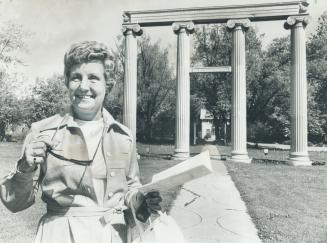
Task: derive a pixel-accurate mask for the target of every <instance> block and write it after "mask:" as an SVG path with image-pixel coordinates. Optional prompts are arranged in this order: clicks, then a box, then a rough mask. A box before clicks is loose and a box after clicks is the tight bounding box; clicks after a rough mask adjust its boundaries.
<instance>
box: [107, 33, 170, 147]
mask: <svg viewBox="0 0 327 243" xmlns="http://www.w3.org/2000/svg"><path fill="white" fill-rule="evenodd" d="M138 50H139V53H138V56H137V63H138V67H137V70H138V71H137V137H138V140H140V141H151V140H153V139H154V138H155V137H160V138H162V137H166V138H167V139H168V138H169V137H170V136H171V135H172V134H173V126H174V123H173V121H174V117H175V115H174V100H173V97H174V95H173V94H174V89H175V83H174V79H173V75H172V68H171V66H170V65H169V61H168V50H167V49H162V48H161V47H160V43H159V42H156V43H154V44H153V43H151V39H150V38H149V37H148V36H146V35H144V36H143V37H142V38H141V39H140V40H139V42H138ZM112 54H113V59H114V61H115V63H116V69H115V70H116V71H115V72H116V74H115V77H116V81H117V82H116V86H115V88H114V90H113V92H112V94H111V95H109V96H108V99H107V100H106V104H105V106H106V107H108V109H109V110H110V112H114V113H115V116H116V117H121V113H122V109H121V107H122V103H123V101H122V98H123V82H124V45H123V41H122V38H121V37H120V36H119V37H118V38H117V44H116V48H115V50H112Z"/></svg>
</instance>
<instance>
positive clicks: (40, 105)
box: [24, 74, 70, 125]
mask: <svg viewBox="0 0 327 243" xmlns="http://www.w3.org/2000/svg"><path fill="white" fill-rule="evenodd" d="M69 103H70V101H69V95H68V89H67V87H66V86H65V82H64V77H63V76H62V75H57V74H55V75H53V76H52V77H51V78H47V79H39V78H38V79H37V80H36V85H35V86H34V87H33V90H32V97H30V98H29V99H27V101H26V104H27V107H26V109H25V115H24V118H25V119H24V120H25V122H26V124H28V125H30V124H31V123H32V122H35V121H39V120H41V119H44V118H47V117H49V116H52V115H55V114H57V113H58V112H60V111H62V110H63V109H65V107H67V106H68V105H69Z"/></svg>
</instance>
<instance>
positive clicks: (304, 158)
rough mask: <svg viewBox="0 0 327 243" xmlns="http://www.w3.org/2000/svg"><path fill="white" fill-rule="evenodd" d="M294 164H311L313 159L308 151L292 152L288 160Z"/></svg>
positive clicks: (288, 162)
mask: <svg viewBox="0 0 327 243" xmlns="http://www.w3.org/2000/svg"><path fill="white" fill-rule="evenodd" d="M286 163H287V164H288V165H292V166H311V165H312V161H311V160H310V158H309V155H308V153H301V152H291V153H290V157H289V159H288V160H287V162H286Z"/></svg>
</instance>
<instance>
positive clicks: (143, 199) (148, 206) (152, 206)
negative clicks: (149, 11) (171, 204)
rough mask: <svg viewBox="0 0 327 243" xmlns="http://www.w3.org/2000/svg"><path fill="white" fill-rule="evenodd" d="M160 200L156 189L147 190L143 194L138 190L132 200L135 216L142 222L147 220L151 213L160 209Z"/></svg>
mask: <svg viewBox="0 0 327 243" xmlns="http://www.w3.org/2000/svg"><path fill="white" fill-rule="evenodd" d="M160 202H162V198H161V196H160V193H159V192H158V191H153V192H149V193H147V194H145V195H144V194H143V193H141V192H138V193H137V194H136V196H135V202H134V206H135V212H136V218H137V219H138V220H140V221H142V222H145V221H147V219H148V218H149V217H150V215H151V213H157V211H159V210H161V206H160Z"/></svg>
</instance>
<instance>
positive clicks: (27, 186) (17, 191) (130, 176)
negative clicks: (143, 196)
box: [0, 109, 141, 242]
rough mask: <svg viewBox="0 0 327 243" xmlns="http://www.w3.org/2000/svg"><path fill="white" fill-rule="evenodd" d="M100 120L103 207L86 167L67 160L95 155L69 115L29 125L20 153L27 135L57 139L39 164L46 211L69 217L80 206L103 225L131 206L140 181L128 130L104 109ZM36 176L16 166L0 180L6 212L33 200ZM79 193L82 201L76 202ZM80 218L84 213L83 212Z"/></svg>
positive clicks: (119, 217)
mask: <svg viewBox="0 0 327 243" xmlns="http://www.w3.org/2000/svg"><path fill="white" fill-rule="evenodd" d="M103 119H104V127H105V128H104V132H103V137H102V143H101V144H102V146H101V151H102V153H103V156H104V158H105V163H106V168H107V186H106V191H105V197H104V198H105V200H104V205H103V206H102V207H101V209H99V208H97V205H98V203H97V198H96V195H95V191H94V187H93V183H92V172H91V169H90V167H89V166H85V165H80V164H77V163H74V162H71V161H69V159H73V160H77V161H88V160H91V159H92V158H90V157H92V156H93V155H89V154H88V152H87V147H86V142H85V140H84V137H83V135H82V132H81V130H80V128H79V127H78V125H77V124H76V123H75V122H74V120H73V117H72V115H71V113H67V114H65V115H59V114H57V115H55V116H52V117H50V118H47V119H44V120H41V121H39V122H36V123H33V124H32V127H31V130H30V132H29V134H28V135H27V137H26V139H25V142H24V146H23V151H24V147H25V146H26V145H27V144H28V143H29V142H30V141H31V139H33V138H35V137H38V136H49V137H50V138H51V139H52V141H54V142H55V143H56V146H55V148H53V149H52V150H51V153H48V155H47V158H46V163H44V164H42V166H41V168H40V177H39V180H40V186H41V189H42V200H43V201H44V202H45V203H46V204H47V208H48V212H50V213H51V212H52V213H53V212H54V214H56V212H58V214H59V215H70V213H71V212H73V213H72V214H71V215H72V216H79V215H78V214H79V213H77V215H76V212H79V210H78V209H83V210H84V211H86V214H91V215H93V216H96V217H98V218H99V219H100V218H101V220H102V221H101V222H102V223H103V222H104V221H105V222H104V223H105V224H106V223H110V224H111V225H113V224H124V223H125V220H124V214H123V213H121V211H120V209H124V208H126V207H127V208H128V207H129V206H130V202H131V198H132V195H133V194H134V193H135V192H136V191H137V190H136V188H137V187H139V186H140V185H141V184H140V181H139V168H138V163H137V159H136V152H135V144H134V142H133V138H132V136H131V133H130V131H129V129H128V128H126V127H125V126H123V125H121V124H120V123H118V122H116V121H115V120H114V119H113V118H112V116H111V115H110V114H109V113H108V112H107V111H106V110H105V109H104V110H103ZM99 149H100V148H99ZM19 163H20V161H18V164H19ZM34 174H35V172H31V173H22V172H20V171H19V170H17V169H15V170H14V171H12V172H11V173H10V174H9V175H8V176H7V177H6V178H5V179H4V180H3V181H2V183H1V186H0V192H1V200H2V202H3V203H4V205H5V206H6V207H7V208H8V209H9V210H11V211H13V212H17V211H21V210H23V209H26V208H28V207H29V206H31V205H32V204H33V203H34V200H35V192H34V186H35V183H33V176H34ZM77 195H78V197H79V198H82V199H85V200H77V201H76V200H74V198H75V197H77ZM94 208H96V209H95V211H94V210H93V209H94ZM76 209H77V211H76ZM85 209H86V210H85ZM74 210H75V211H74ZM99 210H100V211H99ZM107 210H108V211H107ZM87 211H89V212H87ZM105 211H107V212H105ZM108 212H110V213H108ZM112 212H115V213H114V214H112ZM48 214H49V213H48ZM106 214H107V215H106ZM80 216H84V213H83V212H82V213H81V215H80ZM41 224H42V223H41ZM68 227H71V226H69V225H68ZM39 231H40V229H39ZM43 231H44V230H43ZM38 234H39V233H38ZM47 238H48V237H47ZM38 242H45V241H44V240H43V241H42V240H39V241H38ZM47 242H50V240H49V239H48V240H47ZM67 242H68V241H67ZM117 242H120V241H117ZM121 242H125V240H122V241H121Z"/></svg>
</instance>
